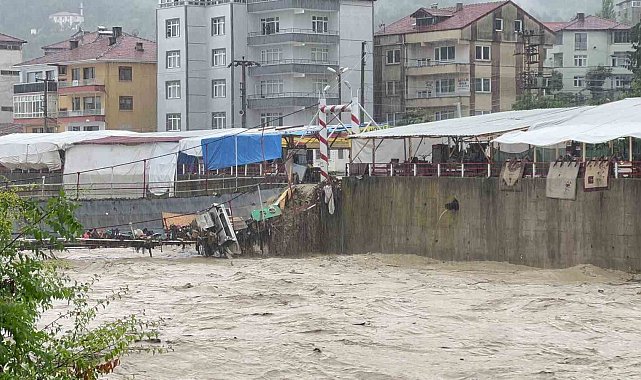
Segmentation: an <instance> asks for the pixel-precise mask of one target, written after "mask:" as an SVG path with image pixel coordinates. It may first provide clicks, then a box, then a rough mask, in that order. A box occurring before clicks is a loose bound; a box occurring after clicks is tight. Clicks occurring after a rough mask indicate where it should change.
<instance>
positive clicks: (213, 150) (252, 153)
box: [202, 131, 283, 170]
mask: <svg viewBox="0 0 641 380" xmlns="http://www.w3.org/2000/svg"><path fill="white" fill-rule="evenodd" d="M281 138H282V134H281V133H277V132H266V133H262V132H259V131H251V132H246V133H242V134H235V135H229V136H223V137H214V138H206V139H203V140H202V151H203V153H204V154H203V157H204V162H205V167H206V168H207V169H208V170H217V169H222V168H228V167H231V166H239V165H246V164H252V163H257V162H263V161H269V160H274V159H277V158H281V157H282V155H283V149H282V145H281Z"/></svg>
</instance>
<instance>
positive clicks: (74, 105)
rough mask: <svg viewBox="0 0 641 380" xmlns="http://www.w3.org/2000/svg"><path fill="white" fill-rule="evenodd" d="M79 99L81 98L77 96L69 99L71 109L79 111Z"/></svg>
mask: <svg viewBox="0 0 641 380" xmlns="http://www.w3.org/2000/svg"><path fill="white" fill-rule="evenodd" d="M80 101H81V99H80V98H79V97H75V98H73V99H71V110H72V111H80Z"/></svg>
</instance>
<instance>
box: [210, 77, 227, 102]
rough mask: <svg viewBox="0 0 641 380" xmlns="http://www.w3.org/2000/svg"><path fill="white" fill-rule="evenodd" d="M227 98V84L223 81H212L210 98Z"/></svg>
mask: <svg viewBox="0 0 641 380" xmlns="http://www.w3.org/2000/svg"><path fill="white" fill-rule="evenodd" d="M226 96H227V83H226V82H225V80H224V79H214V80H212V81H211V97H212V98H224V97H226Z"/></svg>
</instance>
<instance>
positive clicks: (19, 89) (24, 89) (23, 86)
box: [13, 82, 58, 94]
mask: <svg viewBox="0 0 641 380" xmlns="http://www.w3.org/2000/svg"><path fill="white" fill-rule="evenodd" d="M44 91H45V82H34V83H18V84H14V85H13V93H14V94H28V93H30V92H44ZM47 91H48V92H56V91H58V83H57V82H47Z"/></svg>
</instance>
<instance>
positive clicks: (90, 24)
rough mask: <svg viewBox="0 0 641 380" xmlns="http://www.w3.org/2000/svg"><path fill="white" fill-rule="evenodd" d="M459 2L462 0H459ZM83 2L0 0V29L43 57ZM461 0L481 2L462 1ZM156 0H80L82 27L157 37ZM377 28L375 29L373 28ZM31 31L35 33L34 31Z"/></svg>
mask: <svg viewBox="0 0 641 380" xmlns="http://www.w3.org/2000/svg"><path fill="white" fill-rule="evenodd" d="M459 1H461V0H459ZM80 2H81V0H0V9H2V12H0V32H4V33H7V34H10V35H14V36H16V37H20V38H23V39H25V40H27V41H29V44H27V46H26V47H25V59H26V58H31V57H35V56H38V55H41V53H42V51H41V50H40V47H41V46H44V45H48V44H50V43H53V42H57V41H60V40H63V39H66V38H68V37H69V36H70V35H71V34H72V33H73V32H72V31H69V30H65V31H61V30H60V27H59V26H58V25H56V24H54V23H52V22H51V21H50V20H49V15H51V14H53V13H56V12H63V11H65V12H74V13H77V12H79V7H80ZM456 2H457V0H440V1H437V0H378V1H377V2H376V8H375V9H376V24H377V26H378V25H379V24H381V23H391V22H394V21H396V20H397V19H399V18H401V17H403V16H406V15H408V14H410V13H412V12H413V11H415V10H416V9H418V8H419V7H421V6H425V7H429V6H430V4H433V3H438V4H439V6H440V7H447V6H453V5H455V4H456ZM462 2H464V3H468V4H469V3H474V2H479V1H472V0H462ZM515 2H516V3H517V4H519V5H521V6H522V7H523V8H524V9H525V10H526V11H528V12H530V13H532V14H533V15H534V16H536V17H538V18H540V19H542V20H544V21H559V20H568V19H570V18H571V17H572V16H573V15H574V14H576V12H585V13H589V14H592V13H595V12H596V11H597V10H598V9H599V7H600V4H601V1H600V0H565V1H562V2H559V1H551V0H515ZM157 3H158V1H157V0H84V1H83V5H84V16H85V23H84V26H83V28H84V29H85V30H95V29H96V28H97V27H98V26H99V25H104V26H108V27H110V26H114V25H119V26H122V27H124V29H125V31H128V32H137V33H138V34H139V35H140V36H142V37H146V38H150V39H155V25H156V20H155V17H156V11H155V9H156V4H157ZM376 29H378V27H377V28H376ZM32 30H34V31H35V32H36V34H35V35H32Z"/></svg>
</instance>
